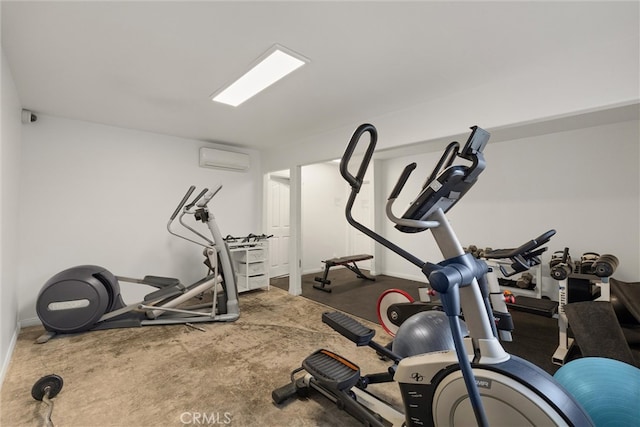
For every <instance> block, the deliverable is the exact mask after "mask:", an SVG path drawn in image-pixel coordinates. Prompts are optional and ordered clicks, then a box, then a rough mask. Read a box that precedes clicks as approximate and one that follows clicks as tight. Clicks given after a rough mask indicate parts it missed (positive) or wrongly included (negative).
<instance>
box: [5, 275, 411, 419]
mask: <svg viewBox="0 0 640 427" xmlns="http://www.w3.org/2000/svg"><path fill="white" fill-rule="evenodd" d="M240 308H241V313H240V319H238V320H237V321H236V322H234V323H228V324H226V323H225V324H222V323H220V324H214V323H211V324H199V326H202V328H203V329H204V332H202V331H199V330H196V329H193V328H189V327H187V326H184V325H172V326H151V327H144V328H135V329H113V330H105V331H94V332H87V333H82V334H77V335H66V336H59V337H56V338H54V339H52V340H51V341H49V342H48V343H46V344H35V343H34V341H35V339H36V338H37V337H38V336H39V335H40V334H41V333H42V332H43V328H42V327H28V328H24V329H23V330H22V331H21V332H20V335H19V337H18V340H17V344H16V347H15V350H14V353H13V357H12V360H11V363H10V366H9V369H8V372H7V374H6V377H5V380H4V383H3V386H2V391H1V393H0V425H2V426H34V425H41V421H42V415H43V414H44V413H45V412H46V408H45V405H44V404H43V403H41V402H37V401H35V400H34V399H33V398H32V397H31V387H32V386H33V384H34V383H35V382H36V381H37V380H38V379H39V378H40V377H42V376H44V375H48V374H57V375H60V376H61V377H62V378H63V379H64V386H63V389H62V391H61V392H60V394H59V395H58V396H57V397H55V399H54V403H55V406H54V411H53V416H52V420H53V423H54V424H55V425H57V426H78V427H80V426H83V427H87V426H183V425H187V424H190V425H196V424H213V423H211V420H217V421H218V423H217V425H232V426H351V425H359V423H357V422H356V421H355V420H354V419H352V418H351V417H350V416H348V415H347V414H346V413H344V412H343V411H339V410H336V408H335V406H334V405H333V404H332V403H330V402H329V401H328V400H326V399H325V398H323V397H322V396H313V397H312V398H309V399H308V400H306V401H302V400H296V399H294V400H292V401H291V402H290V403H288V404H286V405H284V406H282V407H276V406H275V405H274V404H273V403H272V401H271V391H272V390H273V389H274V388H276V387H279V386H281V385H284V384H286V383H287V382H288V381H289V376H290V372H291V371H292V370H293V369H294V368H297V367H299V366H300V363H301V361H302V360H303V359H304V358H305V357H306V356H308V355H309V354H311V353H312V352H313V351H315V350H317V349H318V348H321V347H326V348H329V349H331V350H334V351H336V352H338V353H340V354H341V355H342V356H344V357H346V358H347V359H350V360H354V361H357V363H358V364H359V365H360V367H361V368H362V369H363V370H364V371H366V372H373V371H376V372H378V371H383V370H385V369H386V368H387V363H385V362H382V361H381V360H379V359H378V358H377V357H376V356H375V354H374V353H373V352H372V351H371V350H369V349H366V348H357V347H355V346H354V345H353V344H352V343H351V342H350V341H348V340H346V339H344V338H342V337H341V336H339V335H338V334H336V333H335V332H334V331H333V330H331V329H330V328H329V327H327V326H326V325H324V324H323V323H322V322H321V320H320V318H321V314H322V312H324V311H327V310H331V309H330V308H328V307H327V306H324V305H322V304H319V303H316V302H313V301H310V300H308V299H306V298H300V297H293V296H291V295H289V294H288V293H287V292H285V291H282V290H280V289H278V288H275V287H271V289H270V290H269V291H264V290H259V291H253V292H249V293H244V294H241V296H240ZM367 324H368V325H369V326H370V327H374V328H376V325H374V324H371V323H367ZM378 331H379V335H381V336H384V333H383V332H382V330H380V329H378ZM375 387H379V389H378V392H379V393H381V394H382V395H385V396H386V397H387V398H388V399H390V400H391V401H395V402H396V403H398V404H399V403H400V402H399V400H397V390H396V387H395V385H394V384H386V385H376V386H375ZM216 417H217V418H216ZM225 421H228V423H227V422H225Z"/></svg>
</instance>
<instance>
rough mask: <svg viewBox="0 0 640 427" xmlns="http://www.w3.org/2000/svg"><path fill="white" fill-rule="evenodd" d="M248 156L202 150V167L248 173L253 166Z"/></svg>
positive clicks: (208, 149)
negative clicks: (250, 166)
mask: <svg viewBox="0 0 640 427" xmlns="http://www.w3.org/2000/svg"><path fill="white" fill-rule="evenodd" d="M250 160H251V159H250V158H249V155H248V154H245V153H237V152H234V151H224V150H217V149H215V148H207V147H201V148H200V167H203V168H215V169H226V170H233V171H240V172H246V171H248V170H249V165H250V164H251V162H250Z"/></svg>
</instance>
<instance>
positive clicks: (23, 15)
mask: <svg viewBox="0 0 640 427" xmlns="http://www.w3.org/2000/svg"><path fill="white" fill-rule="evenodd" d="M633 3H636V5H635V6H632V7H631V9H630V8H629V5H633ZM634 7H635V8H634ZM630 10H631V11H634V10H635V11H637V2H631V3H627V5H626V6H625V7H623V6H621V5H620V4H614V3H610V2H600V3H599V2H557V3H553V2H549V3H545V2H521V1H515V2H479V1H472V2H459V1H450V2H426V1H425V2H398V1H392V2H304V1H289V2H268V1H259V2H238V1H236V2H212V1H210V2H203V1H200V2H187V1H174V2H159V1H157V2H152V1H142V2H92V1H85V2H56V1H50V2H10V1H3V2H2V11H1V13H2V46H3V50H4V53H5V55H6V58H7V60H8V63H9V67H10V69H11V72H12V75H13V79H14V81H15V83H16V86H17V89H18V93H19V97H20V100H21V102H22V104H23V106H24V108H28V109H31V110H33V111H34V112H36V113H40V114H47V115H53V116H59V117H66V118H72V119H79V120H86V121H91V122H97V123H103V124H107V125H113V126H119V127H124V128H131V129H139V130H144V131H150V132H156V133H162V134H167V135H174V136H179V137H184V138H192V139H198V140H205V141H214V142H222V143H226V144H231V145H238V146H245V147H252V148H257V149H268V148H270V147H275V146H280V145H283V144H286V143H290V142H293V141H297V140H300V139H304V138H307V137H309V136H310V135H314V134H319V133H323V132H327V131H329V130H331V129H336V128H339V127H341V126H344V125H345V124H349V123H353V122H359V121H362V120H370V119H371V118H372V117H376V116H380V115H383V114H388V113H390V112H394V111H398V110H401V109H404V108H408V107H411V106H413V105H418V104H421V103H424V102H426V101H433V100H434V99H438V98H445V97H447V96H449V95H450V94H452V93H459V92H462V91H466V90H470V89H472V88H476V87H479V86H482V85H485V84H487V82H490V81H496V80H499V79H501V78H507V77H508V76H510V75H513V74H520V73H522V72H523V71H525V70H527V69H529V68H530V67H538V66H539V65H540V64H544V63H547V62H549V63H558V61H561V60H562V58H564V57H567V58H569V57H570V53H571V52H572V51H575V50H579V51H585V50H588V49H590V48H592V47H593V46H596V45H597V46H602V45H605V44H608V45H611V44H615V43H617V42H618V41H623V40H628V39H629V37H637V34H638V16H637V13H636V14H634V13H629V11H630ZM275 43H278V44H281V45H284V46H286V47H288V48H290V49H292V50H294V51H296V52H298V53H300V54H302V55H304V56H306V57H307V58H309V59H310V60H311V62H310V63H309V64H308V65H306V66H304V67H302V68H301V69H300V70H298V71H296V72H295V73H293V74H292V75H290V76H289V77H288V78H286V79H285V80H283V81H280V82H278V83H276V84H275V85H273V86H272V87H270V88H268V89H266V90H265V91H264V92H262V93H260V94H259V95H258V96H256V97H255V98H253V99H250V100H249V101H247V102H246V103H244V104H242V105H241V106H239V107H237V108H233V107H229V106H226V105H222V104H216V103H214V102H212V101H211V100H210V95H211V94H212V93H213V92H215V91H216V90H218V89H219V88H220V87H221V86H223V85H224V84H225V83H227V82H229V81H230V80H232V79H234V78H236V77H239V76H240V75H241V74H242V73H243V72H244V71H246V70H247V68H248V66H249V65H250V64H251V63H252V62H253V61H254V60H255V59H256V58H257V57H259V56H260V55H261V54H262V53H263V52H264V51H266V50H267V49H268V48H269V47H271V46H272V45H273V44H275ZM567 60H569V59H567Z"/></svg>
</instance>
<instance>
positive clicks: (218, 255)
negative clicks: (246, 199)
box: [36, 185, 240, 343]
mask: <svg viewBox="0 0 640 427" xmlns="http://www.w3.org/2000/svg"><path fill="white" fill-rule="evenodd" d="M221 188H222V186H221V185H220V186H218V188H216V189H215V190H214V191H209V190H208V189H206V188H205V189H203V190H202V191H201V192H200V193H199V194H198V195H197V196H196V197H194V199H193V200H192V201H191V202H190V203H188V204H187V201H188V200H189V198H190V197H191V195H192V194H193V192H194V190H195V189H196V187H195V186H191V187H189V189H188V190H187V192H186V194H185V195H184V197H183V198H182V200H181V201H180V203H179V204H178V207H177V208H176V209H175V211H174V212H173V214H172V215H171V217H170V218H169V222H168V223H167V230H168V231H169V233H170V234H172V235H174V236H177V237H179V238H181V239H184V240H187V241H189V242H191V243H194V244H196V245H199V246H202V247H203V248H204V250H203V254H204V256H205V261H204V263H205V265H206V266H207V267H208V270H209V272H208V274H207V275H206V276H205V277H204V278H202V279H201V280H199V281H197V282H196V283H193V284H191V285H188V286H185V285H183V284H182V283H180V280H178V279H174V278H170V277H159V276H145V277H144V278H143V279H135V278H129V277H123V276H114V275H113V274H112V273H111V272H109V271H108V270H106V269H105V268H103V267H100V266H96V265H81V266H76V267H72V268H69V269H67V270H64V271H61V272H60V273H58V274H56V275H54V276H53V277H51V278H50V279H49V280H48V281H47V282H46V283H45V284H44V286H43V287H42V289H41V290H40V293H39V295H38V299H37V302H36V311H37V313H38V317H39V318H40V320H41V322H42V324H43V326H44V328H45V329H46V330H47V332H46V333H45V334H44V335H42V336H41V337H39V338H38V340H37V342H38V343H45V342H47V341H49V339H51V338H52V337H53V336H54V335H56V334H70V333H78V332H84V331H89V330H98V329H113V328H130V327H140V326H149V325H167V324H176V323H199V322H233V321H235V320H236V319H238V317H239V315H240V308H239V305H238V291H237V287H236V276H235V272H234V270H233V264H232V262H231V255H230V252H229V248H228V247H227V245H226V243H225V241H224V239H223V238H222V235H221V234H220V230H219V228H218V225H217V223H216V221H215V218H214V216H213V214H212V213H211V212H210V211H209V208H208V206H207V205H208V203H209V202H210V201H211V199H212V198H213V197H214V196H215V195H216V194H217V193H218V191H220V189H221ZM178 214H180V215H179V216H178ZM185 215H189V216H193V217H194V219H195V220H196V221H200V222H202V223H204V224H206V225H207V228H208V229H209V232H210V233H211V237H207V236H205V235H203V234H201V233H200V232H198V231H197V230H195V229H194V228H193V227H191V226H189V225H187V224H185V223H184V221H183V217H184V216H185ZM176 218H177V219H178V222H179V223H180V225H182V226H183V227H184V228H186V229H187V230H188V231H189V232H191V233H192V234H194V235H195V237H193V236H189V237H186V236H184V235H182V234H179V233H176V232H175V231H173V229H172V225H173V224H174V222H175V220H176ZM119 281H123V282H129V283H137V284H143V285H149V286H152V287H154V288H156V289H157V290H156V291H154V292H151V293H150V294H148V295H146V296H145V297H144V299H143V301H140V302H136V303H133V304H129V305H127V304H125V303H124V301H123V299H122V295H121V294H120V285H119ZM219 288H221V291H219ZM208 293H210V294H211V295H210V301H208V299H209V295H206V294H208ZM193 298H201V299H202V300H203V301H205V300H207V301H206V302H202V303H198V304H194V305H188V306H187V305H186V304H187V302H188V301H190V300H192V299H193Z"/></svg>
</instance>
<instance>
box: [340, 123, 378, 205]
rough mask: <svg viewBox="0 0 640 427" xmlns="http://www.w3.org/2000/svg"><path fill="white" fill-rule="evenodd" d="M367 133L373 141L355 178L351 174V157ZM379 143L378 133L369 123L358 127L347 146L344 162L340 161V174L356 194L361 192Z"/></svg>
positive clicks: (343, 156)
mask: <svg viewBox="0 0 640 427" xmlns="http://www.w3.org/2000/svg"><path fill="white" fill-rule="evenodd" d="M365 132H369V135H371V141H370V142H369V147H368V148H367V151H366V153H365V155H364V158H363V159H362V163H361V164H360V168H359V169H358V174H357V175H356V176H353V175H351V173H350V172H349V168H348V166H349V161H350V160H351V156H352V155H353V152H354V151H355V149H356V146H357V145H358V142H359V141H360V137H361V136H362V135H363V134H364V133H365ZM377 141H378V132H377V131H376V128H375V127H374V126H373V125H371V124H368V123H365V124H362V125H360V126H358V128H357V129H356V131H355V132H354V133H353V136H352V137H351V140H350V141H349V145H347V149H346V150H345V152H344V154H343V155H342V160H341V161H340V174H341V175H342V177H343V178H344V179H345V180H346V181H347V182H348V183H349V185H351V188H352V189H354V190H355V191H356V192H358V191H360V187H361V186H362V181H363V180H364V175H365V173H366V172H367V168H368V167H369V162H370V161H371V157H372V156H373V152H374V150H375V148H376V142H377Z"/></svg>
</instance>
